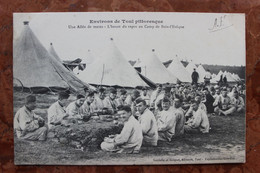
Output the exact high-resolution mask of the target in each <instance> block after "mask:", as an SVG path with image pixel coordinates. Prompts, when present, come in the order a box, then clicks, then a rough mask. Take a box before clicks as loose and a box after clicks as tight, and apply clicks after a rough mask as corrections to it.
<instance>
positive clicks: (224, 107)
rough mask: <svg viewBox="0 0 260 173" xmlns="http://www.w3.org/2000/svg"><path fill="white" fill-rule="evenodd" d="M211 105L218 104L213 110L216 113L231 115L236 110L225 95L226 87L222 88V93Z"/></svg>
mask: <svg viewBox="0 0 260 173" xmlns="http://www.w3.org/2000/svg"><path fill="white" fill-rule="evenodd" d="M213 105H218V106H217V107H216V108H215V109H214V111H215V113H217V114H218V115H225V116H226V115H231V114H232V113H234V111H235V110H236V107H235V106H234V105H233V103H232V102H231V99H230V97H229V96H228V95H227V89H226V88H223V89H222V94H221V95H220V96H219V97H218V99H217V100H215V102H214V104H213Z"/></svg>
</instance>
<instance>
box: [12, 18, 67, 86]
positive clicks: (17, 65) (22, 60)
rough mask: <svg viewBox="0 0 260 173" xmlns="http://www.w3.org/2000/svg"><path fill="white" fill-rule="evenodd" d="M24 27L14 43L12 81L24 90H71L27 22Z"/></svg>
mask: <svg viewBox="0 0 260 173" xmlns="http://www.w3.org/2000/svg"><path fill="white" fill-rule="evenodd" d="M24 25H25V26H24V30H23V31H22V34H21V36H20V37H19V38H18V39H17V40H16V42H15V43H14V55H13V76H14V79H17V80H19V81H20V82H21V84H22V85H23V87H25V88H66V89H69V88H71V87H70V84H69V83H70V82H69V81H68V80H66V78H63V75H62V74H60V73H59V71H60V70H59V69H58V67H57V66H55V65H54V64H55V63H54V61H53V59H54V58H53V57H52V56H51V55H50V54H49V53H48V51H47V50H46V49H45V48H44V47H43V45H42V44H41V43H40V41H39V40H38V39H37V37H36V36H35V35H34V33H33V32H32V30H31V29H30V27H29V22H24Z"/></svg>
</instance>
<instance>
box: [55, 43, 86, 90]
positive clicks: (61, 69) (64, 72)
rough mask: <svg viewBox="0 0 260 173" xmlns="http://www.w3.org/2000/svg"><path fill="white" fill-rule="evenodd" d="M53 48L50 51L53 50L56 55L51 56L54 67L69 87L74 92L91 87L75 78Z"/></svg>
mask: <svg viewBox="0 0 260 173" xmlns="http://www.w3.org/2000/svg"><path fill="white" fill-rule="evenodd" d="M51 47H52V49H50V50H52V53H54V54H51V60H52V65H53V66H54V67H55V69H56V71H57V73H59V75H60V76H61V77H62V78H63V79H64V80H65V81H66V82H67V83H68V84H69V86H70V87H71V88H72V89H73V90H76V91H77V90H82V89H83V88H85V87H89V85H88V84H86V83H85V82H83V81H81V80H80V79H79V78H78V77H76V76H75V74H74V73H73V72H72V71H70V70H69V69H67V68H66V67H65V66H64V65H63V64H62V61H61V59H60V57H59V55H58V54H57V53H56V51H55V49H54V47H53V45H51ZM50 53H51V52H50ZM55 56H56V57H55Z"/></svg>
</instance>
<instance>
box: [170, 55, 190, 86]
mask: <svg viewBox="0 0 260 173" xmlns="http://www.w3.org/2000/svg"><path fill="white" fill-rule="evenodd" d="M167 69H168V70H169V72H171V73H172V74H174V75H175V76H176V77H177V78H178V79H179V80H180V81H181V82H191V76H190V74H189V72H188V71H187V70H186V69H185V67H184V66H183V65H182V63H181V62H180V61H179V59H178V58H177V57H176V58H174V59H173V60H172V62H171V64H170V65H169V66H168V68H167Z"/></svg>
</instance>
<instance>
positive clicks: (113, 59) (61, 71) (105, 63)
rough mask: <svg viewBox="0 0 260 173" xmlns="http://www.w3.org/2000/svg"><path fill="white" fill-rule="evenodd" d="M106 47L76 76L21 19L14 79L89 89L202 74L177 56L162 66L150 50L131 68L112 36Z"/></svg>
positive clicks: (29, 83) (150, 83)
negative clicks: (106, 49)
mask: <svg viewBox="0 0 260 173" xmlns="http://www.w3.org/2000/svg"><path fill="white" fill-rule="evenodd" d="M109 46H110V47H109V48H108V51H107V52H106V54H105V55H104V56H103V57H99V58H96V57H95V58H94V62H93V63H92V64H91V65H89V66H87V68H85V70H84V71H82V72H81V73H79V74H78V75H77V76H76V74H74V73H73V72H72V71H71V70H70V69H68V68H66V67H65V66H63V64H62V60H61V59H60V57H59V56H58V54H57V52H56V51H55V49H54V47H53V45H52V44H51V45H50V48H49V51H47V49H45V48H44V46H43V45H42V44H41V43H40V41H39V40H38V39H37V37H36V36H35V35H34V33H33V32H32V30H31V29H30V27H29V22H24V30H23V32H22V34H21V36H20V37H19V39H18V40H16V41H15V42H14V61H13V62H14V68H13V75H14V80H16V81H18V83H20V85H21V86H23V87H25V88H31V89H37V88H48V89H50V90H55V89H60V88H65V89H70V90H74V91H79V90H83V89H84V88H86V87H87V88H91V86H90V85H89V84H91V85H94V86H97V85H105V86H119V87H130V88H134V87H137V86H146V87H148V86H149V87H152V88H154V87H155V86H156V83H177V82H178V81H181V82H191V74H192V72H193V69H194V68H195V69H197V71H198V72H199V75H200V76H204V75H205V73H206V72H205V69H204V68H203V66H202V65H199V66H198V67H197V66H196V65H195V64H194V63H193V62H190V63H189V64H188V66H187V67H186V68H185V67H184V66H183V64H182V63H181V62H180V61H179V60H178V58H177V57H176V58H174V59H173V61H172V63H171V64H170V65H169V66H168V68H166V67H165V66H164V65H163V64H162V62H161V61H160V60H159V58H158V56H157V55H156V53H155V51H154V50H153V51H152V52H150V53H149V54H148V55H147V56H145V57H143V58H142V59H139V61H137V62H136V63H135V64H134V67H133V66H131V65H130V63H129V62H128V61H127V60H126V59H125V58H124V56H123V54H122V53H121V52H120V50H119V49H118V47H117V46H116V44H115V43H114V41H113V39H112V38H111V40H110V44H109ZM136 69H139V70H136ZM221 72H222V71H221ZM222 73H223V72H222ZM223 74H225V75H227V78H228V81H231V78H232V79H233V78H236V80H237V79H238V78H239V77H238V76H237V75H231V74H229V73H228V72H224V73H223ZM220 75H221V74H220V73H219V74H218V75H216V77H215V78H214V80H212V81H217V78H218V77H219V76H220ZM230 76H231V77H230ZM234 76H235V77H234ZM202 80H203V77H200V81H199V82H203V81H202ZM92 89H93V87H92Z"/></svg>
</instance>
